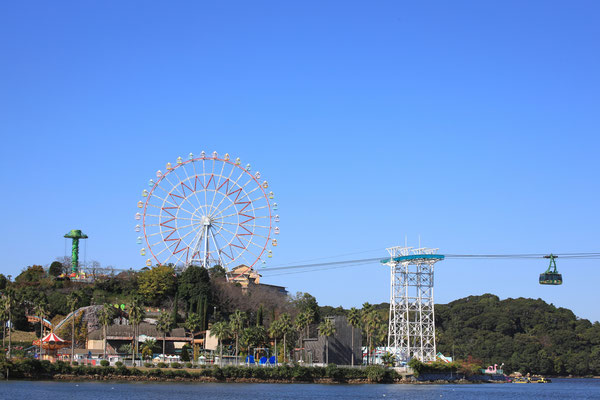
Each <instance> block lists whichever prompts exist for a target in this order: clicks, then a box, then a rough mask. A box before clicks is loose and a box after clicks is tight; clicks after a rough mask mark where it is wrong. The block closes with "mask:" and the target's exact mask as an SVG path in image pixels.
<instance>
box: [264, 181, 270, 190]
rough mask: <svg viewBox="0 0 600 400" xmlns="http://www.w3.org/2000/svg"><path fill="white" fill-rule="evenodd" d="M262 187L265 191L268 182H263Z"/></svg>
mask: <svg viewBox="0 0 600 400" xmlns="http://www.w3.org/2000/svg"><path fill="white" fill-rule="evenodd" d="M263 187H264V188H265V189H266V188H268V187H269V182H267V181H264V182H263Z"/></svg>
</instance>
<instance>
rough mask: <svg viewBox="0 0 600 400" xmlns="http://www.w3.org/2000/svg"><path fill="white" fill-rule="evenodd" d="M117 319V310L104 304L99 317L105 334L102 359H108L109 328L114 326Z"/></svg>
mask: <svg viewBox="0 0 600 400" xmlns="http://www.w3.org/2000/svg"><path fill="white" fill-rule="evenodd" d="M114 318H115V308H114V307H113V306H112V305H110V304H108V303H104V305H103V306H102V308H101V309H100V313H99V315H98V322H100V325H102V333H103V338H104V340H103V346H102V348H103V353H102V358H104V359H106V337H107V335H108V333H107V331H108V326H109V325H110V324H112V321H113V319H114Z"/></svg>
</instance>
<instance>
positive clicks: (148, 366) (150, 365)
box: [144, 362, 154, 368]
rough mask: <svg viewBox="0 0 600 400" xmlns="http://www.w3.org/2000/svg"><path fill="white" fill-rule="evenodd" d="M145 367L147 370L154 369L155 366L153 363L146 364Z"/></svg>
mask: <svg viewBox="0 0 600 400" xmlns="http://www.w3.org/2000/svg"><path fill="white" fill-rule="evenodd" d="M144 367H146V368H152V367H154V364H152V363H151V362H145V363H144Z"/></svg>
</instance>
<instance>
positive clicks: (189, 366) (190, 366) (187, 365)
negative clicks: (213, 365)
mask: <svg viewBox="0 0 600 400" xmlns="http://www.w3.org/2000/svg"><path fill="white" fill-rule="evenodd" d="M185 367H186V368H194V364H192V363H191V362H188V363H185Z"/></svg>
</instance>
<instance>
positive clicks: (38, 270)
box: [15, 265, 46, 283]
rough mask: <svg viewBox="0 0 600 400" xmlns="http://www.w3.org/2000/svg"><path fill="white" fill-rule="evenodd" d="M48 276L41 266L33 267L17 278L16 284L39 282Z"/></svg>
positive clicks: (26, 269)
mask: <svg viewBox="0 0 600 400" xmlns="http://www.w3.org/2000/svg"><path fill="white" fill-rule="evenodd" d="M45 276H46V271H44V267H42V266H41V265H32V266H30V267H27V268H25V269H24V270H23V271H22V272H21V273H20V274H19V275H18V276H17V277H16V278H15V282H17V283H25V282H39V281H41V280H42V279H43V278H44V277H45Z"/></svg>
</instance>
